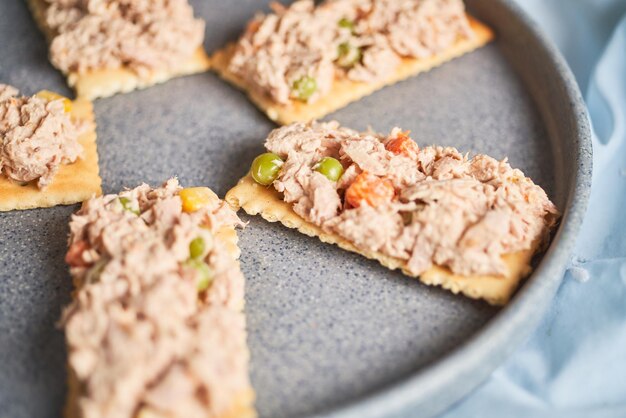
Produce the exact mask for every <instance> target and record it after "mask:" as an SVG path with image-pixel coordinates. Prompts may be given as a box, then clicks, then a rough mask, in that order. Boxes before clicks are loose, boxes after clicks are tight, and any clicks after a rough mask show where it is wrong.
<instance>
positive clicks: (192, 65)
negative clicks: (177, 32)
mask: <svg viewBox="0 0 626 418" xmlns="http://www.w3.org/2000/svg"><path fill="white" fill-rule="evenodd" d="M28 4H29V7H30V9H31V11H32V14H33V17H34V19H35V21H36V23H37V25H38V26H39V28H40V30H41V31H42V32H43V33H44V34H45V36H46V38H47V40H48V42H52V40H53V38H54V36H55V35H56V34H55V32H54V31H53V30H52V29H51V28H50V27H48V25H47V24H46V19H45V15H46V10H47V7H48V5H47V3H46V1H45V0H28ZM210 66H211V62H210V59H209V57H208V55H207V53H206V52H205V50H204V48H202V47H199V48H198V49H197V50H196V51H195V53H194V54H193V55H192V56H191V57H189V58H188V59H186V60H181V61H180V62H178V63H177V64H176V65H175V66H174V67H173V68H163V69H158V68H156V69H152V70H150V71H144V72H142V73H141V74H139V73H137V72H135V71H133V70H131V69H130V68H126V67H121V68H111V69H93V70H89V71H86V72H75V71H70V72H65V71H64V74H65V76H66V77H67V82H68V85H69V86H70V87H72V88H73V89H74V90H75V92H76V96H77V97H80V98H85V99H89V100H93V99H96V98H101V97H109V96H113V95H115V94H117V93H128V92H130V91H133V90H137V89H144V88H147V87H151V86H153V85H156V84H159V83H164V82H166V81H168V80H170V79H172V78H175V77H180V76H184V75H190V74H197V73H201V72H205V71H207V70H208V69H209V68H210Z"/></svg>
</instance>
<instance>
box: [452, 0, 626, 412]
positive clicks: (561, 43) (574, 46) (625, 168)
mask: <svg viewBox="0 0 626 418" xmlns="http://www.w3.org/2000/svg"><path fill="white" fill-rule="evenodd" d="M517 3H518V4H519V5H520V6H521V7H522V8H523V9H525V10H526V12H527V13H529V14H530V15H531V17H532V18H533V19H535V21H536V22H537V23H538V24H539V26H540V27H541V28H542V29H543V30H544V31H545V32H546V33H547V34H548V35H549V36H550V37H551V38H552V40H553V41H554V42H555V43H556V44H557V46H558V47H559V48H560V50H561V52H562V53H563V55H564V56H565V58H566V59H567V61H568V63H569V64H570V66H571V68H572V70H573V72H574V74H575V76H576V78H577V80H578V83H579V85H580V88H581V91H582V93H583V95H584V96H585V100H586V102H587V105H588V107H589V113H590V116H591V119H592V123H593V128H594V131H595V138H594V142H593V147H594V173H593V175H594V178H593V186H592V192H591V201H590V206H589V210H588V212H587V216H586V218H585V221H584V225H583V228H582V231H581V234H580V237H579V239H578V242H577V246H576V250H575V253H574V257H573V259H572V262H571V266H570V268H569V269H568V271H567V273H566V275H565V278H564V281H563V284H562V285H561V288H560V289H559V292H558V295H557V297H556V300H555V301H554V304H553V305H552V308H551V310H550V311H549V313H548V314H547V315H546V317H545V318H544V320H543V322H542V324H541V325H540V327H539V328H538V330H537V331H536V332H535V333H534V335H533V336H532V337H531V339H530V340H529V341H528V342H527V343H526V344H525V345H524V346H522V347H521V348H520V349H519V350H518V351H517V352H516V353H515V354H514V355H513V356H512V357H511V358H510V359H509V360H508V361H507V362H506V363H505V364H504V365H502V366H501V367H500V368H499V369H498V370H496V371H495V373H494V374H493V375H492V376H491V377H490V379H489V380H488V381H487V382H486V383H485V384H484V385H482V386H481V387H480V388H479V389H478V390H476V391H475V392H474V393H473V394H472V395H470V396H469V397H467V398H466V399H465V400H463V401H461V402H460V403H459V404H457V405H456V406H455V407H453V408H452V409H450V410H449V411H448V412H447V413H445V414H444V415H443V417H445V418H457V417H512V418H516V417H550V418H553V417H568V418H570V417H574V418H575V417H594V418H595V417H626V0H517Z"/></svg>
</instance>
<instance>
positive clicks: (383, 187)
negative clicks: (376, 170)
mask: <svg viewBox="0 0 626 418" xmlns="http://www.w3.org/2000/svg"><path fill="white" fill-rule="evenodd" d="M394 196H395V189H394V187H393V183H392V182H391V180H389V179H384V178H380V177H377V176H375V175H373V174H369V173H367V172H365V171H364V172H362V173H361V174H359V175H358V176H357V178H356V179H355V180H354V182H353V183H352V184H351V185H350V186H349V187H348V189H347V190H346V202H347V203H348V204H349V205H350V206H352V207H354V208H358V207H359V206H361V205H362V204H363V203H364V202H366V203H367V204H368V205H370V206H373V207H376V206H378V205H380V204H383V203H385V202H390V201H391V200H393V198H394Z"/></svg>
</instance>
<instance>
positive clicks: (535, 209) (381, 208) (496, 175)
mask: <svg viewBox="0 0 626 418" xmlns="http://www.w3.org/2000/svg"><path fill="white" fill-rule="evenodd" d="M265 147H266V149H267V153H265V154H262V155H260V156H258V157H257V158H256V159H255V160H254V162H253V163H252V167H251V170H250V174H249V175H248V176H246V177H245V178H244V179H242V180H241V181H240V183H239V184H238V185H237V186H236V187H235V188H234V189H232V190H231V191H230V192H229V193H228V194H227V196H226V199H227V200H228V201H229V202H230V203H231V204H233V205H234V206H236V207H243V209H244V210H246V212H248V213H250V214H257V213H260V214H261V215H262V216H264V217H265V218H266V219H268V220H270V221H281V222H283V223H284V224H285V225H287V226H290V227H295V228H298V229H300V230H301V231H302V232H304V233H307V234H309V235H317V236H320V237H321V238H322V240H323V241H325V242H334V243H338V244H339V245H340V246H342V247H343V248H347V249H350V250H353V251H356V252H360V253H362V254H364V255H366V256H368V257H370V258H376V259H378V260H379V261H381V262H382V263H383V264H385V265H387V266H388V267H391V268H401V269H402V270H403V271H404V272H405V273H406V274H408V275H410V276H415V277H420V278H421V279H422V280H423V281H425V282H426V283H429V284H441V285H443V286H444V287H447V288H449V289H451V290H453V291H455V292H463V293H465V294H467V295H468V296H471V297H477V298H483V299H486V300H488V301H490V302H492V303H495V304H501V303H504V302H506V300H508V298H509V297H510V296H511V294H512V292H513V291H514V290H515V287H516V286H517V283H518V282H519V281H520V280H521V278H522V277H524V276H526V275H527V274H528V273H529V272H530V265H529V263H530V259H531V257H532V255H533V254H534V253H535V252H537V251H538V250H539V249H541V248H542V247H543V246H544V245H545V244H546V243H547V240H548V239H549V237H550V233H551V231H552V229H553V227H554V226H555V224H556V222H557V219H558V217H559V212H558V210H557V208H556V207H555V205H554V204H553V203H552V202H551V201H550V199H549V198H548V196H547V195H546V193H545V191H544V190H543V189H542V188H541V187H539V186H538V185H536V184H534V183H533V182H532V180H531V179H529V178H528V177H526V176H525V175H524V173H522V171H520V170H518V169H514V168H512V167H511V166H510V165H509V164H508V162H507V160H506V159H505V160H502V161H498V160H496V159H494V158H492V157H489V156H487V155H482V154H479V155H475V156H473V157H472V158H470V157H469V156H468V155H467V154H462V153H460V152H459V151H458V150H456V149H455V148H452V147H441V146H426V147H420V146H418V144H417V143H416V142H415V141H414V140H413V139H412V138H411V137H410V136H409V132H406V131H402V130H401V129H399V128H394V129H393V130H392V131H391V132H390V133H389V134H388V135H380V134H375V133H372V132H357V131H354V130H352V129H348V128H345V127H342V126H340V125H339V124H338V123H337V122H327V123H322V122H310V123H296V124H292V125H289V126H285V127H282V128H279V129H276V130H274V131H272V132H271V133H270V135H269V136H268V138H267V140H266V142H265Z"/></svg>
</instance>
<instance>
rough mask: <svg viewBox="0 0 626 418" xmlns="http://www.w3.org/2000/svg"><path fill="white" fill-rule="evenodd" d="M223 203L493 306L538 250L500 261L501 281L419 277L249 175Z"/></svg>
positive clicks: (439, 273)
mask: <svg viewBox="0 0 626 418" xmlns="http://www.w3.org/2000/svg"><path fill="white" fill-rule="evenodd" d="M225 200H226V201H227V202H228V203H229V204H230V205H231V206H232V207H233V208H234V209H239V208H243V210H244V211H245V212H246V213H248V214H249V215H259V214H260V215H261V216H262V217H263V218H264V219H265V220H267V221H269V222H280V223H282V224H283V225H284V226H286V227H288V228H293V229H297V230H298V231H300V232H301V233H303V234H305V235H309V236H311V237H318V238H319V239H320V240H321V241H322V242H325V243H329V244H336V245H338V246H339V247H341V248H343V249H344V250H348V251H351V252H355V253H358V254H361V255H363V256H365V257H367V258H369V259H373V260H377V261H378V262H380V264H382V265H383V266H385V267H387V268H389V269H391V270H396V269H400V270H401V271H402V272H403V273H404V274H405V275H407V276H410V277H413V278H418V279H419V280H420V281H421V282H423V283H425V284H427V285H433V286H441V287H442V288H444V289H447V290H449V291H451V292H452V293H455V294H458V293H462V294H463V295H465V296H468V297H470V298H473V299H484V300H486V301H487V302H488V303H490V304H491V305H496V306H502V305H505V304H506V303H507V302H508V301H509V300H510V298H511V296H512V295H513V294H514V292H515V290H516V289H517V287H518V285H519V283H520V282H521V280H522V279H523V278H525V277H526V276H528V275H529V274H530V272H531V270H532V268H531V266H530V262H531V260H532V257H533V255H534V253H535V252H536V251H537V250H538V249H539V242H535V243H533V245H532V247H531V249H529V250H524V251H519V252H516V253H512V254H507V255H505V256H503V261H504V262H505V263H506V265H507V267H508V272H507V274H506V275H505V276H503V277H498V276H460V275H457V274H453V273H452V272H451V271H450V270H449V269H447V268H443V267H439V266H434V267H432V268H430V269H429V270H428V271H426V272H425V273H423V274H421V275H419V276H418V275H415V274H413V273H411V272H410V271H409V270H408V267H407V261H406V260H402V259H399V258H395V257H390V256H387V255H385V254H382V253H380V252H374V251H369V250H363V249H360V248H357V247H356V246H355V245H354V244H352V243H350V242H349V241H348V240H346V239H344V238H342V237H341V236H339V235H337V234H333V233H328V232H325V231H323V230H322V229H321V228H320V227H318V226H317V225H314V224H312V223H309V222H307V221H305V220H304V219H302V218H301V217H300V216H299V215H297V214H296V213H295V212H294V211H293V209H292V208H291V205H290V204H289V203H287V202H285V201H283V200H282V197H281V195H280V193H278V192H277V191H276V190H275V189H273V188H267V187H264V186H261V185H259V184H257V183H256V182H255V181H254V180H253V179H252V177H251V176H250V175H249V174H248V175H246V176H245V177H243V178H242V179H241V180H239V182H238V183H237V185H236V186H235V187H233V188H232V189H231V190H229V191H228V193H226V197H225Z"/></svg>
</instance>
